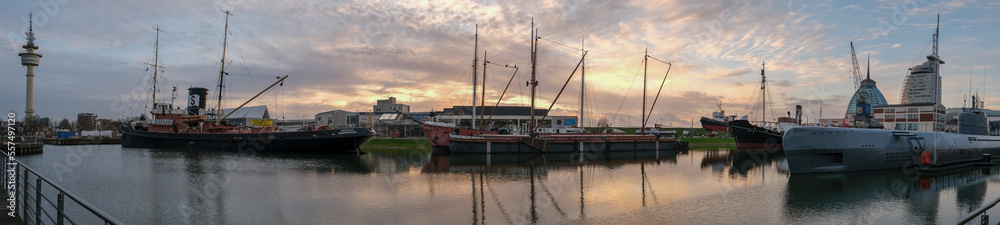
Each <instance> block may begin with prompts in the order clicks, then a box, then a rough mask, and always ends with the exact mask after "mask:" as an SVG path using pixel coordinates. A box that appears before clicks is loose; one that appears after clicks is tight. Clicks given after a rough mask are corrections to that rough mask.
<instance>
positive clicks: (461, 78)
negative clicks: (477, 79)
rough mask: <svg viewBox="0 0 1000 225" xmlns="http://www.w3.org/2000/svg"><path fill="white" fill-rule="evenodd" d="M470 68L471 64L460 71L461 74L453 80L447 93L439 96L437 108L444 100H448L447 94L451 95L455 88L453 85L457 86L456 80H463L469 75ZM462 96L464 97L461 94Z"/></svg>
mask: <svg viewBox="0 0 1000 225" xmlns="http://www.w3.org/2000/svg"><path fill="white" fill-rule="evenodd" d="M470 68H472V66H467V67H465V71H462V76H461V77H460V78H459V79H458V80H455V84H452V85H451V89H448V93H447V94H445V95H444V98H441V101H440V102H438V104H437V108H441V104H444V102H445V101H447V100H448V96H451V92H452V91H454V90H455V87H458V82H462V81H465V77H466V76H468V75H469V69H470ZM462 98H463V99H464V98H465V97H464V96H463V97H462Z"/></svg>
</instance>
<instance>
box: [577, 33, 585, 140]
mask: <svg viewBox="0 0 1000 225" xmlns="http://www.w3.org/2000/svg"><path fill="white" fill-rule="evenodd" d="M585 42H586V39H584V38H580V51H582V52H583V53H582V54H586V53H585V52H586V51H587V47H586V46H585ZM581 57H582V56H581ZM586 74H587V61H586V59H584V61H583V62H581V63H580V122H579V123H577V126H578V127H580V129H583V103H584V101H583V96H584V93H585V92H583V91H584V88H585V87H586V86H585V84H586V83H585V82H584V81H585V78H586V76H585V75H586Z"/></svg>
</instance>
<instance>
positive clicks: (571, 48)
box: [538, 37, 584, 51]
mask: <svg viewBox="0 0 1000 225" xmlns="http://www.w3.org/2000/svg"><path fill="white" fill-rule="evenodd" d="M538 39H542V40H546V41H549V42H552V43H554V44H556V45H559V46H560V47H564V48H567V49H570V50H573V51H584V50H583V49H581V48H577V47H572V46H569V45H566V44H563V43H561V42H558V41H555V40H552V39H548V38H544V37H538Z"/></svg>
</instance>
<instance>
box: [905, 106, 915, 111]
mask: <svg viewBox="0 0 1000 225" xmlns="http://www.w3.org/2000/svg"><path fill="white" fill-rule="evenodd" d="M916 111H917V108H915V107H914V108H907V109H906V112H916Z"/></svg>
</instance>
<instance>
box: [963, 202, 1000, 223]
mask: <svg viewBox="0 0 1000 225" xmlns="http://www.w3.org/2000/svg"><path fill="white" fill-rule="evenodd" d="M997 203H1000V197H998V198H996V199H993V201H990V203H987V204H986V205H983V206H980V207H979V208H978V209H976V210H973V211H972V212H970V213H969V214H966V215H965V216H963V217H962V219H960V220H958V223H956V224H966V223H968V222H969V221H972V220H974V219H976V216H979V221H980V224H990V215H989V214H986V210H990V209H991V208H993V206H996V205H997Z"/></svg>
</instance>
